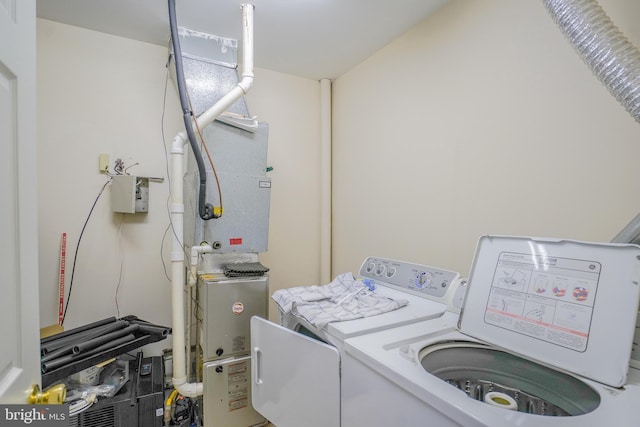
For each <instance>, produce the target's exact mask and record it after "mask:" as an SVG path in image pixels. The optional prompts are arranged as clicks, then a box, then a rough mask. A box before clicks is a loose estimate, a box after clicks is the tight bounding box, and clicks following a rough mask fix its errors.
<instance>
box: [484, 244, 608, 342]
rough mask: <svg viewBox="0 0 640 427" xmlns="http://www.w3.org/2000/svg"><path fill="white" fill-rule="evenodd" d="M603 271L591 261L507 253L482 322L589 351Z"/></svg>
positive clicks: (500, 261)
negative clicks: (594, 311)
mask: <svg viewBox="0 0 640 427" xmlns="http://www.w3.org/2000/svg"><path fill="white" fill-rule="evenodd" d="M601 268H602V266H601V265H600V263H599V262H597V261H592V260H581V259H570V258H558V257H548V256H542V255H533V256H532V255H531V254H521V253H513V252H503V253H501V254H500V256H499V257H498V261H497V264H496V267H495V273H494V276H493V282H492V283H491V290H490V293H489V299H488V301H487V305H486V309H485V316H484V320H485V322H486V323H488V324H490V325H494V326H498V327H500V328H504V329H507V330H510V331H513V332H516V333H518V334H523V335H527V336H530V337H533V338H537V339H539V340H542V341H546V342H549V343H552V344H556V345H559V346H562V347H565V348H568V349H572V350H575V351H580V352H582V351H584V350H585V349H586V348H587V342H588V339H589V331H590V329H591V319H592V314H593V307H594V303H595V298H596V294H597V290H598V283H599V279H600V271H601Z"/></svg>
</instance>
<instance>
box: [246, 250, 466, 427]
mask: <svg viewBox="0 0 640 427" xmlns="http://www.w3.org/2000/svg"><path fill="white" fill-rule="evenodd" d="M349 274H350V273H349ZM356 278H357V279H358V283H357V284H355V286H360V288H357V287H356V288H354V289H356V291H355V292H354V295H353V296H354V297H356V296H357V297H361V296H366V295H364V294H365V293H367V294H370V295H369V296H378V297H381V298H383V299H390V300H395V301H403V302H402V304H400V307H399V308H397V309H395V310H391V311H387V312H384V313H382V314H378V315H372V316H367V317H362V318H357V319H353V320H344V321H331V322H328V323H325V322H323V323H322V324H314V323H312V322H311V321H310V320H309V319H310V317H309V316H307V317H303V316H302V315H300V313H301V311H298V312H297V311H296V310H292V311H290V310H288V309H287V310H283V311H282V312H281V324H280V325H276V324H274V323H271V322H269V321H267V320H265V319H262V318H259V317H254V318H252V320H251V322H252V323H251V342H252V346H253V350H252V352H253V354H252V356H253V357H252V360H253V361H254V368H253V369H252V381H253V384H252V401H253V405H254V408H255V409H256V410H257V411H258V412H260V413H261V414H262V415H263V416H265V417H266V418H267V419H269V420H270V421H271V422H272V423H273V424H275V425H277V426H278V427H289V426H291V427H293V426H295V427H299V426H305V427H327V426H332V427H338V426H340V422H341V421H340V418H341V412H340V378H341V370H342V368H341V359H342V349H343V344H344V342H345V340H347V339H349V338H353V337H357V336H361V335H365V334H370V333H374V332H378V331H383V330H385V329H388V328H393V327H398V326H402V325H409V324H412V323H415V322H420V321H424V320H427V319H433V318H437V317H440V316H442V314H443V313H444V312H445V311H446V309H447V304H446V301H447V298H449V290H450V289H453V288H454V284H455V283H457V282H458V281H459V280H460V276H459V274H458V273H456V272H453V271H449V270H444V269H440V268H435V267H430V266H426V265H420V264H414V263H409V262H403V261H397V260H390V259H386V258H378V257H368V258H366V259H365V260H364V261H363V263H362V265H361V267H360V270H359V272H358V275H357V276H356ZM365 287H366V289H364V288H365ZM294 289H295V290H296V292H297V293H296V295H299V294H300V293H303V295H304V298H305V299H306V300H312V301H313V300H315V299H319V298H318V297H316V296H315V294H311V293H310V292H312V291H316V290H317V289H315V288H313V287H312V288H309V287H299V289H298V288H294ZM361 292H362V293H361ZM351 296H352V295H351V294H349V293H347V295H345V296H339V297H338V296H337V297H336V298H335V299H334V302H336V303H337V304H338V305H340V304H341V303H342V302H343V301H347V299H348V298H350V297H351ZM318 303H319V304H320V303H321V301H318ZM283 305H284V304H283ZM326 308H327V306H326V305H322V309H326ZM296 314H297V315H296Z"/></svg>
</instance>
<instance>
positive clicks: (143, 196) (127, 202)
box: [111, 175, 149, 213]
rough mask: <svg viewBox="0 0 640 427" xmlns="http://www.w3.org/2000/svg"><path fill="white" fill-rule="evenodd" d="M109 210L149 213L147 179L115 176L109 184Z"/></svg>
mask: <svg viewBox="0 0 640 427" xmlns="http://www.w3.org/2000/svg"><path fill="white" fill-rule="evenodd" d="M111 210H112V211H113V212H122V213H137V212H148V211H149V178H144V177H140V176H133V175H115V176H114V177H113V181H112V183H111Z"/></svg>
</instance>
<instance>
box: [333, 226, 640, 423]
mask: <svg viewBox="0 0 640 427" xmlns="http://www.w3.org/2000/svg"><path fill="white" fill-rule="evenodd" d="M639 283H640V247H639V246H636V245H622V244H619V245H618V244H600V243H587V242H577V241H571V240H557V239H538V238H527V237H513V236H483V237H482V238H481V239H480V241H479V242H478V246H477V248H476V254H475V256H474V260H473V264H472V268H471V271H470V275H469V279H468V282H467V283H465V284H461V285H460V286H459V288H458V289H456V290H455V292H452V294H451V295H453V298H452V299H451V300H450V302H449V306H448V310H447V312H446V313H445V314H443V315H442V316H440V317H438V318H435V319H430V320H427V321H424V322H418V323H414V324H410V325H406V326H402V327H398V328H393V329H388V330H385V331H381V332H377V333H373V334H369V335H365V336H361V337H354V338H352V339H348V340H346V341H345V343H344V354H343V380H342V394H341V396H342V402H341V405H342V426H343V427H358V426H363V425H366V426H368V427H376V426H380V427H382V426H389V425H394V426H397V427H404V426H420V425H437V426H439V427H446V426H464V427H476V426H477V427H479V426H483V427H488V426H491V427H501V426H519V427H529V426H531V427H540V426H558V427H573V426H576V427H577V426H580V427H584V426H605V425H615V426H616V427H618V426H629V427H631V426H638V425H640V410H639V408H640V369H638V368H640V365H639V364H638V361H639V360H640V352H639V351H638V349H637V348H635V347H634V346H635V345H637V344H634V335H635V340H636V341H637V340H638V339H640V334H638V333H637V332H636V330H637V328H638V324H637V315H638V298H639V295H640V291H639V287H640V285H639Z"/></svg>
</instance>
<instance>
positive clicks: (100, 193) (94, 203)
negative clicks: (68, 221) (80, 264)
mask: <svg viewBox="0 0 640 427" xmlns="http://www.w3.org/2000/svg"><path fill="white" fill-rule="evenodd" d="M110 182H111V178H109V180H108V181H107V182H105V183H104V185H103V186H102V188H101V189H100V192H99V193H98V196H97V197H96V199H95V200H94V201H93V205H92V206H91V210H90V211H89V215H87V219H86V220H85V221H84V225H83V226H82V231H80V237H78V243H76V252H75V254H74V255H73V267H72V268H71V280H70V282H69V293H68V294H67V303H66V304H65V306H64V313H63V314H62V321H61V322H60V326H63V325H64V319H65V317H67V310H68V309H69V300H71V289H72V288H73V276H74V274H75V272H76V260H77V258H78V249H79V248H80V241H81V240H82V235H83V234H84V229H85V228H86V227H87V223H88V222H89V218H91V214H92V213H93V209H94V208H95V207H96V204H97V203H98V200H99V199H100V196H102V193H103V192H104V189H105V188H107V185H108V184H109V183H110Z"/></svg>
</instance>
